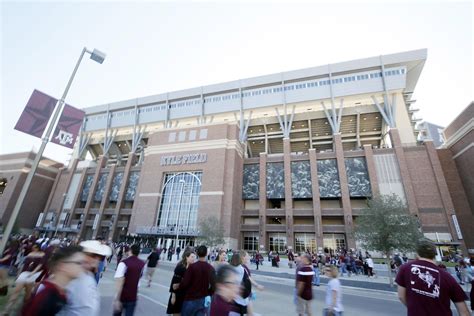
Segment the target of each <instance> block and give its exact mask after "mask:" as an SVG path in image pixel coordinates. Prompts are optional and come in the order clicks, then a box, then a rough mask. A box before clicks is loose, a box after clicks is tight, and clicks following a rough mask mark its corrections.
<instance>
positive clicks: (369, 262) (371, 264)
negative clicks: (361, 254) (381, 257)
mask: <svg viewBox="0 0 474 316" xmlns="http://www.w3.org/2000/svg"><path fill="white" fill-rule="evenodd" d="M366 261H367V265H368V266H369V268H373V267H374V260H372V258H367V259H366Z"/></svg>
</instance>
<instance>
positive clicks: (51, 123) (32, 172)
mask: <svg viewBox="0 0 474 316" xmlns="http://www.w3.org/2000/svg"><path fill="white" fill-rule="evenodd" d="M86 52H89V51H88V50H87V48H85V47H84V48H83V49H82V52H81V55H80V56H79V59H78V60H77V63H76V67H74V71H73V72H72V74H71V77H70V78H69V82H68V83H67V86H66V89H65V90H64V93H63V96H62V97H61V99H60V100H59V101H58V104H57V105H56V107H55V109H54V114H53V118H52V119H51V120H50V121H49V126H48V129H47V130H46V134H45V135H44V137H43V138H42V139H41V147H40V149H39V150H38V153H36V157H35V159H34V160H33V163H32V165H31V170H30V172H28V176H27V177H26V180H25V183H24V184H23V188H22V189H21V192H20V196H19V197H18V200H17V201H16V204H15V208H14V209H13V212H12V214H11V216H10V219H9V220H8V224H7V226H6V227H5V230H4V231H3V236H2V239H1V240H0V256H2V254H3V252H4V251H5V247H6V245H7V242H8V240H9V239H10V234H11V232H12V229H13V225H15V222H16V219H17V217H18V214H19V213H20V209H21V206H22V205H23V202H24V200H25V197H26V194H27V193H28V189H29V188H30V185H31V181H32V180H33V176H34V175H35V173H36V169H38V165H39V162H40V160H41V157H42V156H43V152H44V149H45V148H46V145H47V144H48V142H49V138H50V137H51V132H52V131H53V128H54V127H55V126H56V121H57V120H58V117H59V116H60V115H61V112H62V110H63V105H64V100H65V99H66V95H67V93H68V91H69V88H70V87H71V84H72V81H73V79H74V76H75V75H76V72H77V69H78V68H79V65H80V64H81V61H82V57H84V54H85V53H86ZM89 53H90V52H89Z"/></svg>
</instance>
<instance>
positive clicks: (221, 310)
mask: <svg viewBox="0 0 474 316" xmlns="http://www.w3.org/2000/svg"><path fill="white" fill-rule="evenodd" d="M239 290H240V280H239V276H238V273H237V271H236V270H235V268H234V267H233V266H231V265H224V264H223V265H220V266H219V267H218V268H217V273H216V292H215V293H214V295H213V296H212V302H211V312H210V316H234V315H240V312H239V308H238V307H237V305H235V303H234V299H235V298H236V297H237V295H238V294H239Z"/></svg>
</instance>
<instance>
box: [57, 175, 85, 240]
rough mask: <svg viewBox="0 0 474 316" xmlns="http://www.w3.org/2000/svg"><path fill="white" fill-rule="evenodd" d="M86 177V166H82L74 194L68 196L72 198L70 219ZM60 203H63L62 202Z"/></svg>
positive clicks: (72, 217)
mask: <svg viewBox="0 0 474 316" xmlns="http://www.w3.org/2000/svg"><path fill="white" fill-rule="evenodd" d="M86 178H87V168H84V169H82V171H81V177H80V179H79V185H78V187H77V191H76V194H75V195H74V196H71V197H70V198H72V204H71V205H72V207H71V216H70V217H69V219H70V220H73V219H74V215H75V214H76V206H77V201H79V197H80V196H81V194H82V188H83V187H84V181H86ZM68 190H69V188H68ZM62 205H64V203H62ZM61 207H62V206H61ZM76 237H78V236H76Z"/></svg>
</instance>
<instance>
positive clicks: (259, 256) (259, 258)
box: [255, 250, 263, 270]
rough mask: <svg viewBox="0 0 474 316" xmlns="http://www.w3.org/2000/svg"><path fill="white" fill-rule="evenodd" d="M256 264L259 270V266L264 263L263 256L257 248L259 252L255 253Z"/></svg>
mask: <svg viewBox="0 0 474 316" xmlns="http://www.w3.org/2000/svg"><path fill="white" fill-rule="evenodd" d="M255 264H256V265H257V270H258V266H259V265H261V264H263V256H262V254H261V253H260V252H259V251H258V250H257V253H256V254H255Z"/></svg>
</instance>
